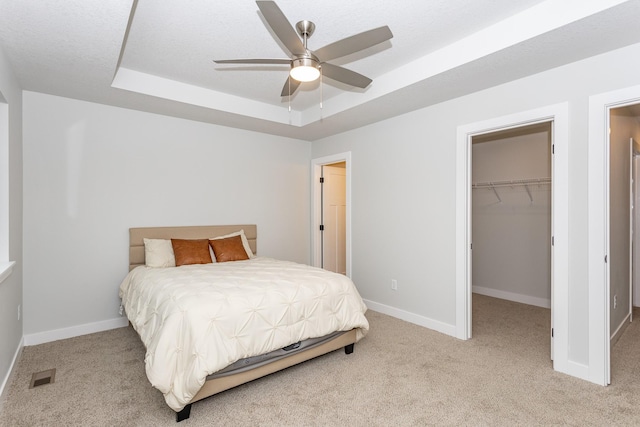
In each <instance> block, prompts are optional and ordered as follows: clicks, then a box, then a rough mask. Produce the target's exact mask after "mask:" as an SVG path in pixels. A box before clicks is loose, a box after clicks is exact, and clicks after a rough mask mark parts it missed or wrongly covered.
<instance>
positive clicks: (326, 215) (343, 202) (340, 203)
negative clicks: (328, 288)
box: [322, 165, 347, 274]
mask: <svg viewBox="0 0 640 427" xmlns="http://www.w3.org/2000/svg"><path fill="white" fill-rule="evenodd" d="M322 176H323V178H324V182H323V184H322V222H323V226H324V230H323V232H322V268H324V269H325V270H329V271H333V272H336V273H341V274H347V262H346V212H347V194H346V188H347V186H346V169H345V168H344V167H337V166H331V165H328V166H323V167H322Z"/></svg>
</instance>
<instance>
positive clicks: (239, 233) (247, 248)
mask: <svg viewBox="0 0 640 427" xmlns="http://www.w3.org/2000/svg"><path fill="white" fill-rule="evenodd" d="M234 236H240V238H241V239H242V246H244V250H245V252H246V253H247V256H248V257H249V258H253V257H255V255H254V254H253V251H252V250H251V246H249V241H248V240H247V236H245V235H244V230H240V231H236V232H235V233H231V234H225V235H224V236H217V237H211V238H209V240H218V239H226V238H227V237H234ZM209 247H211V245H209ZM214 258H215V257H214Z"/></svg>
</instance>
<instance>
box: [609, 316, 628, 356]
mask: <svg viewBox="0 0 640 427" xmlns="http://www.w3.org/2000/svg"><path fill="white" fill-rule="evenodd" d="M630 323H631V313H628V314H627V315H626V316H625V317H624V319H622V322H620V324H619V325H618V327H617V328H616V330H615V331H614V332H613V334H611V338H610V339H609V348H613V346H614V345H615V344H616V343H617V342H618V340H619V339H620V337H621V336H622V333H623V332H624V331H625V329H627V326H629V324H630Z"/></svg>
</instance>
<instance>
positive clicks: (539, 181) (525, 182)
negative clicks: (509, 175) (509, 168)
mask: <svg viewBox="0 0 640 427" xmlns="http://www.w3.org/2000/svg"><path fill="white" fill-rule="evenodd" d="M547 184H551V178H531V179H512V180H510V181H488V182H477V183H474V184H472V185H471V187H472V188H492V189H495V188H496V187H517V186H529V185H547Z"/></svg>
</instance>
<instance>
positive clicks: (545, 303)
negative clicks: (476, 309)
mask: <svg viewBox="0 0 640 427" xmlns="http://www.w3.org/2000/svg"><path fill="white" fill-rule="evenodd" d="M472 291H473V292H474V293H476V294H480V295H486V296H488V297H493V298H500V299H506V300H508V301H513V302H519V303H522V304H529V305H535V306H536V307H542V308H551V300H549V299H546V298H538V297H532V296H529V295H522V294H516V293H514V292H507V291H501V290H498V289H491V288H483V287H481V286H473V287H472Z"/></svg>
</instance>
